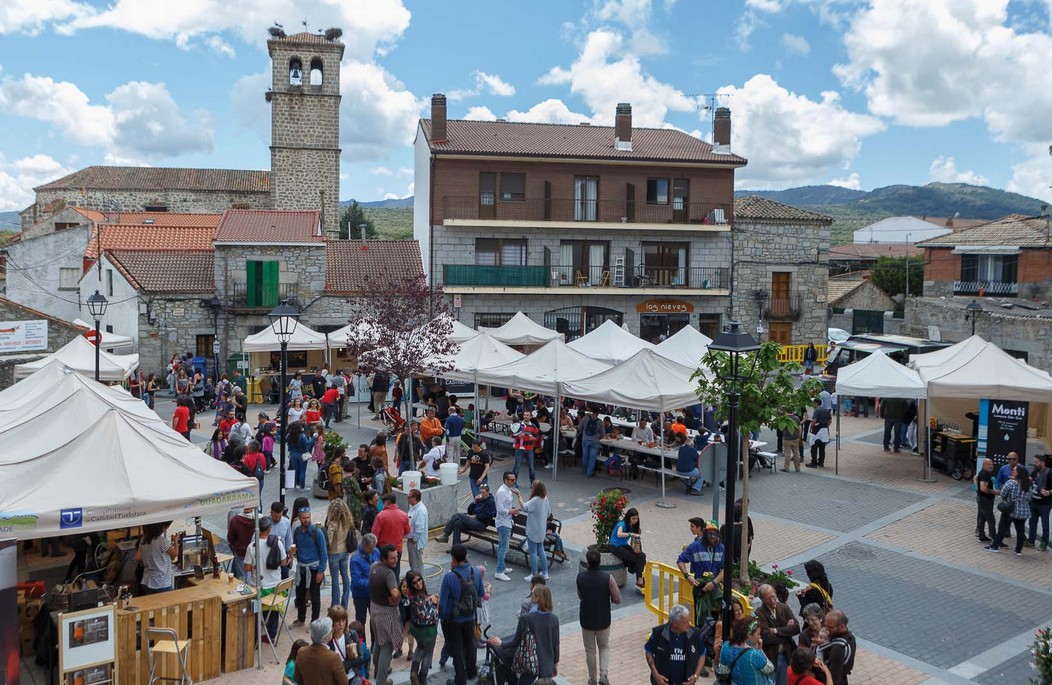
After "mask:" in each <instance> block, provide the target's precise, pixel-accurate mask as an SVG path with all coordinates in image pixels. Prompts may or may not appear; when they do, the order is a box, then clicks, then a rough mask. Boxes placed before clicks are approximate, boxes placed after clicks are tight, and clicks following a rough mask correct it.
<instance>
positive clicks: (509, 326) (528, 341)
mask: <svg viewBox="0 0 1052 685" xmlns="http://www.w3.org/2000/svg"><path fill="white" fill-rule="evenodd" d="M479 332H480V333H487V334H489V335H490V336H492V337H493V339H494V340H499V341H500V342H502V343H504V344H505V345H543V344H544V343H546V342H548V341H549V340H555V339H556V338H559V339H562V338H563V334H562V333H559V332H557V331H553V330H552V329H550V328H545V327H544V326H542V325H540V324H539V323H537V322H536V321H534V320H533V319H531V318H530V317H528V316H526V315H525V314H523V313H522V312H517V313H516V314H515V316H513V317H511V320H510V321H508V323H506V324H504V325H503V326H501V327H500V328H485V327H483V326H479Z"/></svg>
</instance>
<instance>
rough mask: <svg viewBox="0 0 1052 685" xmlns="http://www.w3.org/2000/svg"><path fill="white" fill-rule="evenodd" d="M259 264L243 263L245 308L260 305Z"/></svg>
mask: <svg viewBox="0 0 1052 685" xmlns="http://www.w3.org/2000/svg"><path fill="white" fill-rule="evenodd" d="M260 264H261V262H252V261H246V262H245V306H247V307H258V306H259V305H260V288H259V285H260V268H259V267H260Z"/></svg>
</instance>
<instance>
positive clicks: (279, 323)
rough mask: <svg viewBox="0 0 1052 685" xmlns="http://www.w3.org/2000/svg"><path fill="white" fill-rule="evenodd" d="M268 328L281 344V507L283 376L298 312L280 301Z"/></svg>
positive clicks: (282, 495) (282, 498) (282, 497)
mask: <svg viewBox="0 0 1052 685" xmlns="http://www.w3.org/2000/svg"><path fill="white" fill-rule="evenodd" d="M268 316H270V327H271V329H272V330H273V331H274V335H275V336H277V338H278V342H279V343H281V365H280V366H281V368H280V370H279V379H278V380H279V381H280V385H279V386H278V392H279V399H278V416H277V418H276V419H275V420H276V421H280V423H279V424H278V425H279V426H280V430H281V434H280V436H281V452H280V453H281V465H280V469H281V471H280V476H279V477H280V478H281V482H280V484H279V486H278V488H279V489H278V492H279V493H280V494H279V496H278V499H279V500H280V501H281V506H282V507H284V506H285V438H286V437H287V436H288V426H286V425H285V418H286V413H285V376H286V374H287V373H288V353H289V340H291V339H292V334H293V333H295V332H296V323H297V321H298V320H299V317H300V313H299V310H298V309H296V308H295V307H293V306H291V305H290V304H289V301H288V300H282V301H281V304H279V305H278V306H277V307H274V309H272V310H271V311H270V314H269V315H268Z"/></svg>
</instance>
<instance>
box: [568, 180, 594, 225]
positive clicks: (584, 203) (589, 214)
mask: <svg viewBox="0 0 1052 685" xmlns="http://www.w3.org/2000/svg"><path fill="white" fill-rule="evenodd" d="M573 200H574V201H573V218H574V221H596V220H597V219H598V216H599V211H598V205H599V177H598V176H577V177H575V178H574V180H573Z"/></svg>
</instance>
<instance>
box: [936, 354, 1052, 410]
mask: <svg viewBox="0 0 1052 685" xmlns="http://www.w3.org/2000/svg"><path fill="white" fill-rule="evenodd" d="M919 373H920V377H921V380H923V381H924V382H925V383H926V384H927V386H928V396H929V397H938V396H945V397H956V398H961V399H965V398H968V399H991V400H1020V401H1030V402H1052V381H1050V380H1049V376H1048V374H1045V373H1043V372H1042V371H1040V370H1038V369H1035V368H1033V367H1031V366H1029V365H1027V364H1021V363H1019V360H1017V359H1016V358H1015V357H1013V356H1012V355H1010V354H1008V353H1007V352H1005V351H1004V350H1002V349H1001V348H999V347H998V346H997V345H995V344H993V343H991V342H988V343H985V344H983V345H982V346H979V347H977V348H973V349H970V350H968V351H966V352H961V353H959V354H957V355H955V356H953V357H952V358H951V359H950V360H948V361H946V362H945V363H943V364H939V365H937V366H922V367H921V368H920V369H919Z"/></svg>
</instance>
